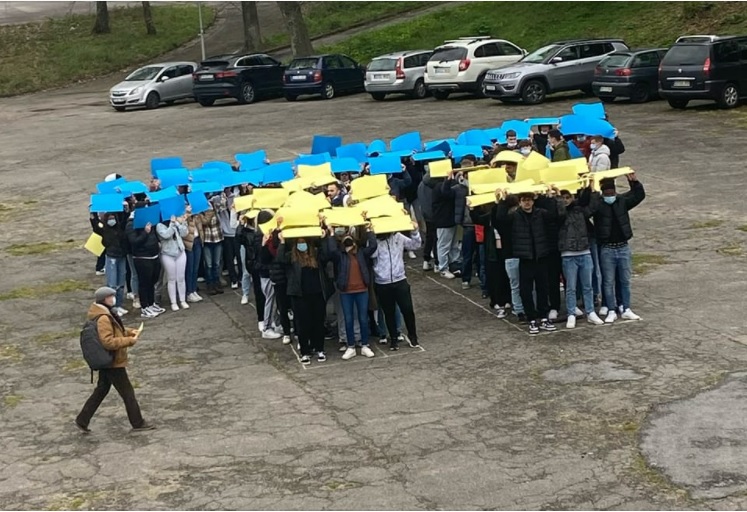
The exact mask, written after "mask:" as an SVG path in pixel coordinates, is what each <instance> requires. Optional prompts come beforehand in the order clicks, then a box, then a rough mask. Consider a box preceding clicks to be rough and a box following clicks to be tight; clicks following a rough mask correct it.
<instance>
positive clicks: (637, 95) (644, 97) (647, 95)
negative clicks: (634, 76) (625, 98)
mask: <svg viewBox="0 0 747 512" xmlns="http://www.w3.org/2000/svg"><path fill="white" fill-rule="evenodd" d="M649 99H651V89H650V88H649V86H648V85H646V84H635V85H634V86H633V91H632V92H631V93H630V101H632V102H633V103H646V102H647V101H648V100H649Z"/></svg>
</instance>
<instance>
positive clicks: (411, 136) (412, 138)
mask: <svg viewBox="0 0 747 512" xmlns="http://www.w3.org/2000/svg"><path fill="white" fill-rule="evenodd" d="M389 150H390V151H409V152H410V153H412V152H413V151H422V150H423V141H422V140H421V138H420V132H408V133H403V134H402V135H399V136H397V137H395V138H393V139H392V142H390V143H389Z"/></svg>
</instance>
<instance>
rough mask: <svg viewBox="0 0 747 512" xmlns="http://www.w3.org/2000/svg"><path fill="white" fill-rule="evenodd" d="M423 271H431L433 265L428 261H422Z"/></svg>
mask: <svg viewBox="0 0 747 512" xmlns="http://www.w3.org/2000/svg"><path fill="white" fill-rule="evenodd" d="M423 270H433V263H431V262H430V261H424V262H423Z"/></svg>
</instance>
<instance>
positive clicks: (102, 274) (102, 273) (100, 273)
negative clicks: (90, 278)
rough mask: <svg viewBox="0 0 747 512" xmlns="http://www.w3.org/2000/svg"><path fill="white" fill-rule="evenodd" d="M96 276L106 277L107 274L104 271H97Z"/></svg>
mask: <svg viewBox="0 0 747 512" xmlns="http://www.w3.org/2000/svg"><path fill="white" fill-rule="evenodd" d="M96 275H97V276H105V275H106V272H104V271H103V270H97V271H96Z"/></svg>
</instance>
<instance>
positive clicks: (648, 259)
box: [633, 254, 669, 275]
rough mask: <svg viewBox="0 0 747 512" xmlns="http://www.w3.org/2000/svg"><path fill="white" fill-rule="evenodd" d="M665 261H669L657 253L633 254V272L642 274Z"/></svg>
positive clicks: (663, 263) (665, 262) (664, 263)
mask: <svg viewBox="0 0 747 512" xmlns="http://www.w3.org/2000/svg"><path fill="white" fill-rule="evenodd" d="M667 263H669V260H668V259H667V257H666V256H661V255H659V254H634V255H633V272H634V273H635V274H638V275H643V274H645V273H646V272H649V271H651V270H653V269H654V268H656V267H658V266H659V265H666V264H667Z"/></svg>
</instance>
